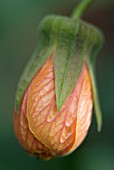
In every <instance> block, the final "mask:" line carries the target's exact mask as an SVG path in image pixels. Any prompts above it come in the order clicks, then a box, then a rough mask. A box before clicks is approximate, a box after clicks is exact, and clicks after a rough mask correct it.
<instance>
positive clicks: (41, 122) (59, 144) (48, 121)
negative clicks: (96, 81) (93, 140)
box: [26, 57, 92, 155]
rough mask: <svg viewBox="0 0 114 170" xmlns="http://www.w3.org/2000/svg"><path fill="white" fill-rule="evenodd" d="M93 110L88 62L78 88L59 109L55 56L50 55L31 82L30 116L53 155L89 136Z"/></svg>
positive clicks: (36, 133) (32, 126) (32, 127)
mask: <svg viewBox="0 0 114 170" xmlns="http://www.w3.org/2000/svg"><path fill="white" fill-rule="evenodd" d="M91 112H92V98H91V84H90V78H89V74H88V70H87V68H86V66H85V65H84V66H83V69H82V73H81V74H80V77H79V80H78V81H77V84H76V86H75V88H74V89H73V91H72V93H71V94H70V95H69V96H68V98H67V99H66V101H65V102H64V104H63V106H62V108H61V110H60V112H58V110H57V106H56V96H55V82H54V67H53V58H52V57H50V58H49V60H48V61H47V62H46V63H45V64H44V66H43V67H42V68H41V69H40V71H39V72H38V73H37V74H36V76H35V77H34V79H33V80H32V82H31V84H30V86H29V92H28V95H27V108H26V113H27V115H26V116H27V119H28V125H29V129H30V130H31V132H32V133H33V134H34V136H35V137H36V138H37V139H38V140H39V141H41V142H42V143H43V144H44V145H45V146H46V147H47V148H48V149H49V150H50V152H51V153H52V154H53V155H64V154H67V153H68V152H72V151H73V150H74V149H75V148H76V147H78V145H79V144H80V143H81V142H82V140H83V139H84V138H85V136H86V134H87V131H88V128H89V126H90V122H91Z"/></svg>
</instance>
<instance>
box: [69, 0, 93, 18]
mask: <svg viewBox="0 0 114 170" xmlns="http://www.w3.org/2000/svg"><path fill="white" fill-rule="evenodd" d="M94 1H95V0H82V1H81V2H80V3H79V4H78V5H77V6H76V7H75V8H74V10H73V13H72V15H71V17H72V18H73V19H75V18H80V17H81V16H82V15H83V13H84V12H85V10H86V9H87V8H88V7H89V6H90V5H91V4H92V3H93V2H94Z"/></svg>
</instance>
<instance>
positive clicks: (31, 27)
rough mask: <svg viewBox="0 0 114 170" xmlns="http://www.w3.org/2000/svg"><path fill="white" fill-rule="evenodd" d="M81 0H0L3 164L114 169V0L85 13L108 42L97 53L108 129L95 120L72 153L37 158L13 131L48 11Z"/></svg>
mask: <svg viewBox="0 0 114 170" xmlns="http://www.w3.org/2000/svg"><path fill="white" fill-rule="evenodd" d="M77 2H78V1H76V0H62V1H60V0H0V170H36V169H37V170H44V169H46V170H53V169H54V170H57V169H59V170H63V169H65V170H68V169H71V170H114V1H113V0H107V1H105V0H96V2H95V3H94V5H92V6H91V8H89V9H88V10H87V12H86V13H85V15H84V17H83V18H84V19H85V20H87V21H89V22H91V23H93V24H96V25H97V26H99V27H100V28H101V29H102V30H103V32H104V35H105V45H104V48H103V50H102V51H101V52H100V54H99V56H98V58H97V82H98V89H99V93H100V101H101V107H102V112H103V129H102V132H101V133H97V130H96V121H95V116H94V114H93V122H92V125H91V128H90V131H89V134H88V136H87V138H86V140H85V141H84V142H83V144H82V145H81V146H80V147H79V148H78V149H77V150H76V151H75V152H74V153H73V154H71V155H70V156H67V157H64V158H58V159H53V160H51V161H43V160H39V161H37V160H36V159H35V158H32V157H30V156H29V155H27V153H26V152H25V151H24V150H23V149H22V148H21V147H20V146H19V144H18V142H17V140H16V138H15V136H14V132H13V108H14V100H15V91H16V87H17V84H18V80H19V77H20V75H21V73H22V70H23V68H24V66H25V64H26V62H27V60H28V58H29V57H30V56H31V54H32V52H33V51H34V49H35V47H36V44H37V39H38V37H37V28H38V24H39V22H40V21H41V20H42V18H43V17H44V16H46V15H47V14H53V13H54V14H61V15H70V13H71V11H72V9H73V7H74V5H75V4H76V3H77Z"/></svg>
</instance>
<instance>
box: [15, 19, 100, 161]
mask: <svg viewBox="0 0 114 170" xmlns="http://www.w3.org/2000/svg"><path fill="white" fill-rule="evenodd" d="M39 42H40V44H39V45H38V50H36V52H35V54H34V56H33V57H32V58H31V60H30V61H29V64H28V65H27V67H26V69H25V71H24V74H23V76H22V78H21V80H20V82H19V86H18V89H17V96H16V106H15V112H14V129H15V134H16V137H17V139H18V140H19V142H20V144H21V145H22V147H23V148H24V149H25V150H26V151H27V152H29V153H30V154H31V155H38V156H39V157H41V158H44V159H50V158H52V157H56V156H64V155H67V154H69V153H71V152H73V151H74V150H75V149H76V148H77V147H78V146H79V145H80V144H81V143H82V141H83V140H84V138H85V137H86V135H87V132H88V129H89V126H90V124H91V118H92V106H93V104H94V107H95V110H96V112H97V113H96V117H97V122H98V129H100V128H101V114H100V108H99V103H98V96H97V90H96V84H95V79H94V72H93V69H94V67H93V64H92V62H93V58H91V57H93V55H96V51H98V50H99V49H100V46H101V43H102V36H101V34H100V33H99V31H98V30H97V29H96V28H94V27H93V26H91V25H89V24H87V23H85V22H83V21H81V20H79V19H77V20H72V19H69V18H67V17H58V16H50V17H47V18H46V19H44V20H43V22H42V23H41V25H40V29H39Z"/></svg>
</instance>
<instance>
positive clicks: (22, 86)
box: [16, 15, 103, 130]
mask: <svg viewBox="0 0 114 170" xmlns="http://www.w3.org/2000/svg"><path fill="white" fill-rule="evenodd" d="M102 43H103V37H102V34H101V32H100V31H99V30H98V29H97V28H96V27H94V26H92V25H90V24H88V23H86V22H84V21H82V20H80V19H78V18H77V19H71V18H68V17H61V16H54V15H53V16H48V17H46V18H45V19H44V20H43V21H42V22H41V24H40V27H39V44H38V48H37V49H36V51H35V53H34V55H33V56H32V58H31V59H30V61H29V62H28V64H27V66H26V68H25V71H24V73H23V75H22V77H21V79H20V82H19V85H18V89H17V94H16V109H17V110H18V109H19V106H20V102H21V100H22V97H23V94H24V93H25V91H26V89H27V87H28V85H29V84H30V82H31V80H32V78H33V77H34V76H35V74H36V73H37V72H38V70H39V69H40V68H41V67H42V66H43V64H44V63H45V62H46V60H47V59H48V58H49V57H50V56H51V54H52V53H53V62H54V74H55V93H56V104H57V108H58V111H60V109H61V106H62V105H63V103H64V101H65V100H66V98H67V97H68V96H69V94H70V93H71V91H72V90H73V88H74V86H75V85H76V82H77V80H78V78H79V75H80V73H81V70H82V65H83V63H86V64H87V66H88V69H89V71H90V77H91V81H92V82H93V83H92V87H93V88H92V89H93V93H95V95H94V94H93V98H94V104H95V108H97V109H96V111H97V113H98V115H97V114H96V116H97V122H98V129H99V130H100V127H101V113H100V108H99V102H98V94H97V90H96V83H95V78H94V73H93V70H94V59H95V56H96V54H97V53H98V51H99V49H100V48H101V46H102ZM96 100H97V102H96ZM99 115H100V116H99Z"/></svg>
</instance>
